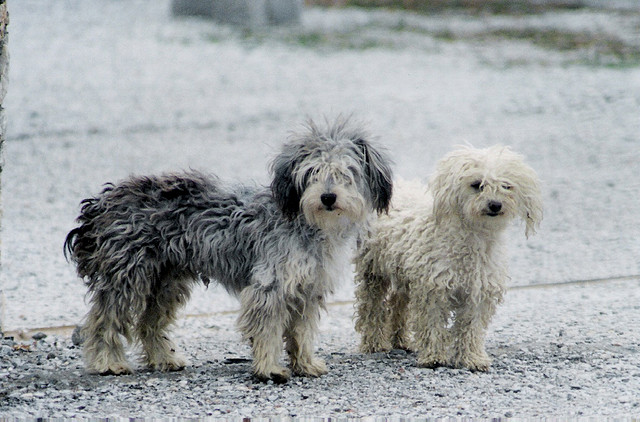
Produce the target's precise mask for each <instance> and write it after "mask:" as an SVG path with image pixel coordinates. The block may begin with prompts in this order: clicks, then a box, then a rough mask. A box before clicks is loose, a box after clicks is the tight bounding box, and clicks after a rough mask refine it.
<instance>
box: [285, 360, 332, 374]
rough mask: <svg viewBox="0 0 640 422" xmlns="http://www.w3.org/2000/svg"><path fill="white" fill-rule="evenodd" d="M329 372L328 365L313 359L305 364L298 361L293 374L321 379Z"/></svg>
mask: <svg viewBox="0 0 640 422" xmlns="http://www.w3.org/2000/svg"><path fill="white" fill-rule="evenodd" d="M327 372H328V371H327V364H326V363H325V362H324V361H323V360H322V359H318V358H313V359H311V360H310V361H309V362H304V363H303V362H300V361H298V362H296V364H295V365H294V366H293V373H294V374H296V375H299V376H303V377H319V376H321V375H325V374H326V373H327Z"/></svg>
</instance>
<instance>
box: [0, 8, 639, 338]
mask: <svg viewBox="0 0 640 422" xmlns="http://www.w3.org/2000/svg"><path fill="white" fill-rule="evenodd" d="M241 3H242V2H236V3H234V4H236V5H239V4H241ZM258 3H259V2H258ZM258 3H253V4H254V6H252V7H255V4H258ZM276 3H278V2H277V1H276V0H272V2H270V3H264V2H263V3H260V4H263V5H264V4H269V5H271V6H269V7H272V6H273V4H276ZM294 3H295V2H294ZM292 4H293V3H292ZM8 6H9V13H10V18H11V23H10V26H9V32H10V34H9V35H10V38H9V40H10V41H9V50H10V58H11V63H10V66H11V67H10V83H9V91H8V94H7V96H6V98H5V101H4V104H3V107H4V108H5V109H6V117H7V119H8V126H7V132H6V142H5V146H4V160H5V163H4V166H3V174H2V207H3V219H2V232H1V233H0V235H1V236H2V251H1V253H2V255H1V256H2V273H1V275H0V277H1V278H0V281H1V283H2V284H1V286H2V287H1V290H2V296H3V303H4V306H3V310H2V318H0V320H1V321H2V329H4V330H5V331H7V330H22V329H24V330H30V329H34V328H38V327H65V326H73V325H75V324H76V323H78V322H79V321H80V319H81V318H82V316H83V315H84V313H85V312H86V304H85V302H84V294H85V288H84V287H83V285H82V282H81V281H80V280H79V279H78V278H77V277H76V275H75V273H74V269H73V267H72V265H71V264H69V263H67V262H66V261H65V260H64V257H63V254H62V243H63V241H64V237H65V235H66V233H67V232H68V231H69V230H70V229H72V228H73V227H74V219H75V217H76V216H77V213H78V211H79V206H78V205H79V202H80V201H81V200H82V199H83V198H85V197H87V196H91V195H94V194H96V193H97V192H98V191H99V190H100V189H101V186H102V185H103V184H104V183H105V182H109V181H118V180H121V179H123V178H125V177H127V176H128V175H130V174H141V173H157V172H165V171H178V170H185V169H189V168H194V169H199V170H202V171H205V172H210V173H215V174H217V175H219V176H220V177H222V178H223V179H227V180H243V181H246V182H255V183H259V184H266V183H268V181H269V175H268V163H269V160H270V159H271V157H273V156H274V154H275V153H277V151H278V150H279V147H280V145H281V144H282V143H283V142H284V141H285V140H286V138H287V136H288V133H290V131H292V130H296V129H299V128H300V125H301V123H303V122H304V121H305V120H306V119H307V118H314V119H317V120H323V119H324V118H325V117H327V118H329V119H331V118H332V117H335V116H337V115H338V114H350V115H353V118H354V119H356V120H359V121H361V122H363V124H365V125H366V126H367V128H368V129H369V131H370V133H371V134H372V136H373V137H375V139H376V141H377V142H378V143H380V144H381V145H383V146H384V147H386V148H387V149H388V150H389V152H390V154H391V156H392V157H393V159H394V163H395V164H394V169H395V173H396V175H397V176H399V177H403V178H405V179H419V180H422V181H426V180H427V178H428V176H429V174H430V173H431V171H432V170H433V166H434V163H435V162H436V161H437V160H438V159H439V158H440V157H442V156H443V155H444V154H445V153H446V152H448V151H449V150H450V149H451V148H453V146H455V145H458V144H465V143H470V144H473V145H475V146H478V147H484V146H488V145H493V144H503V145H509V146H511V147H512V148H513V149H515V150H516V151H518V152H520V153H522V154H524V155H525V157H526V159H527V162H528V163H529V164H530V165H531V166H532V167H534V168H535V169H536V170H537V171H538V173H539V174H540V176H541V178H542V180H543V191H544V200H545V220H544V221H543V223H542V226H541V229H540V231H539V233H538V234H537V235H536V236H535V237H532V238H530V239H525V237H524V228H523V225H522V224H514V226H513V227H512V229H511V230H510V231H509V234H508V239H507V242H508V246H509V256H510V267H511V274H512V280H511V285H512V286H528V285H536V284H548V283H567V282H576V281H583V280H594V279H596V280H597V279H609V278H620V277H622V278H625V277H637V276H638V275H639V274H640V224H639V223H640V213H639V211H638V210H639V209H640V200H639V199H638V197H639V195H638V193H639V192H640V177H639V175H640V113H639V111H640V4H639V3H638V2H637V1H635V0H634V1H597V0H591V1H587V0H584V1H578V0H575V1H569V0H566V1H561V0H557V1H542V0H540V1H534V0H530V1H524V0H523V1H500V0H495V1H493V0H487V1H479V0H475V1H472V0H466V1H465V0H457V1H456V0H450V1H446V0H439V1H426V0H413V1H412V0H404V1H402V0H386V1H383V0H378V1H375V0H332V1H329V0H307V1H306V3H304V4H302V3H297V5H296V6H295V7H296V9H295V10H293V9H278V10H279V13H283V14H284V15H286V16H289V18H287V19H288V20H287V21H286V22H277V23H279V25H270V23H273V19H272V20H269V19H266V18H265V19H261V18H256V16H258V17H260V15H259V13H262V12H263V11H262V12H261V11H257V12H256V10H254V9H251V10H249V9H246V10H244V11H242V13H246V14H247V16H249V15H250V16H251V19H249V20H248V21H247V23H246V24H243V22H241V21H240V22H234V24H229V23H224V20H223V19H220V16H219V15H218V16H213V15H212V14H211V13H210V11H209V9H207V10H205V12H204V13H203V12H202V10H200V13H177V12H176V10H175V9H176V5H175V3H174V2H172V1H169V0H159V1H158V0H64V1H53V2H52V1H45V0H20V1H14V2H10V3H9V5H8ZM207 7H208V6H207ZM265 7H266V6H265ZM292 7H293V6H292ZM247 10H249V12H250V13H249V12H247ZM270 10H272V11H273V10H275V9H273V7H272V8H271V9H270ZM234 13H235V12H234ZM252 13H258V15H255V14H252ZM273 13H275V12H273ZM193 15H197V16H193ZM234 16H237V15H234ZM243 16H244V15H243ZM271 16H275V15H273V14H272V15H271ZM277 16H283V15H277ZM283 20H285V19H283ZM352 294H353V286H352V278H351V274H350V273H348V272H347V274H345V277H344V280H343V282H342V284H341V288H340V290H339V291H338V292H336V295H335V297H334V300H346V301H348V300H351V298H352ZM236 308H237V304H236V302H235V301H234V300H232V299H230V298H229V297H228V296H226V294H225V293H224V292H222V291H221V290H220V289H217V288H212V287H210V288H209V290H208V291H205V289H204V288H202V289H201V290H200V289H199V290H198V291H196V292H195V294H194V298H193V300H192V301H191V302H190V303H189V305H188V306H187V309H186V310H185V313H187V314H206V313H211V312H219V311H224V310H233V309H236Z"/></svg>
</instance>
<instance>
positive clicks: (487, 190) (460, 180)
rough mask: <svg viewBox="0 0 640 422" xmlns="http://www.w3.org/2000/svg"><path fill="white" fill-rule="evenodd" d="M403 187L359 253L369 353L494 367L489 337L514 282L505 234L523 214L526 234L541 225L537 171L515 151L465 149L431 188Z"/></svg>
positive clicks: (359, 317)
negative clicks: (395, 352) (413, 354)
mask: <svg viewBox="0 0 640 422" xmlns="http://www.w3.org/2000/svg"><path fill="white" fill-rule="evenodd" d="M396 187H397V189H395V193H394V200H393V207H392V209H391V210H390V211H389V215H388V216H385V215H382V216H380V218H379V219H378V221H377V223H375V224H374V226H373V227H372V229H373V234H372V235H371V236H370V238H368V239H367V240H366V241H365V242H364V243H363V245H362V248H361V249H360V251H359V253H358V255H357V257H356V273H357V274H356V283H357V287H356V298H357V303H356V330H357V331H358V332H359V333H360V334H361V336H362V339H361V346H360V348H361V350H362V351H363V352H365V353H371V352H376V351H385V350H389V349H391V348H403V349H415V350H417V352H418V364H419V365H420V366H423V367H436V366H441V365H450V366H454V367H466V368H469V369H471V370H478V371H486V370H488V369H489V366H490V359H489V356H488V355H487V353H486V351H485V347H484V338H485V335H486V330H487V327H488V324H489V321H490V319H491V318H492V316H493V315H494V313H495V311H496V306H497V305H498V304H499V303H500V302H501V300H502V297H503V294H504V291H505V284H506V281H507V278H508V276H507V271H506V265H505V257H504V254H503V252H502V250H501V248H502V241H501V235H502V233H503V231H504V229H505V228H506V227H507V225H508V222H509V221H510V220H512V219H514V218H517V217H520V218H521V219H522V220H523V221H524V222H525V226H526V230H525V234H526V235H527V236H529V235H530V234H532V233H534V232H535V229H536V227H537V226H538V225H539V223H540V221H541V219H542V204H541V198H540V189H539V182H538V178H537V176H536V173H535V172H534V171H533V170H532V169H531V168H530V167H529V166H527V165H526V164H524V162H523V161H522V157H521V156H520V155H518V154H516V153H514V152H512V151H511V150H510V149H508V148H505V147H499V146H496V147H491V148H487V149H473V148H461V149H458V150H455V151H453V152H451V153H450V154H449V155H448V156H446V157H445V158H444V159H442V160H441V161H440V162H439V163H438V165H437V169H436V173H435V175H434V177H433V178H432V180H431V182H430V186H429V190H428V191H427V192H425V191H426V189H425V188H424V187H421V186H418V187H416V186H415V184H414V186H411V185H410V184H409V186H405V187H403V186H401V184H397V185H396ZM412 335H413V339H412V338H411V337H412Z"/></svg>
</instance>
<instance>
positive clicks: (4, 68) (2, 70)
mask: <svg viewBox="0 0 640 422" xmlns="http://www.w3.org/2000/svg"><path fill="white" fill-rule="evenodd" d="M7 25H9V12H7V3H6V0H0V194H2V180H1V176H2V170H3V169H4V152H3V151H4V150H3V147H4V137H5V133H6V128H7V121H6V118H5V115H4V108H2V102H3V101H4V96H5V94H6V93H7V74H8V72H9V53H8V51H7V41H8V39H7V34H8V32H7ZM1 218H2V197H0V219H1ZM1 245H2V239H1V238H0V246H1ZM1 259H2V257H1V256H0V271H1V270H2V261H1ZM3 320H4V286H3V285H2V284H0V338H1V337H2V335H1V334H2V328H3V324H4V321H3Z"/></svg>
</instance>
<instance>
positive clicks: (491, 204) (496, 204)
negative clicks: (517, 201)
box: [488, 201, 502, 212]
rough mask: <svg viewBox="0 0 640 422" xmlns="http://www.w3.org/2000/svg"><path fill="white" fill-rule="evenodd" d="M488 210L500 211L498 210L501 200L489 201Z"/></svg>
mask: <svg viewBox="0 0 640 422" xmlns="http://www.w3.org/2000/svg"><path fill="white" fill-rule="evenodd" d="M488 206H489V211H491V212H500V210H501V209H502V202H498V201H489V204H488Z"/></svg>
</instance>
